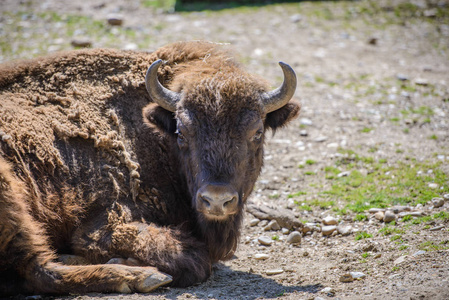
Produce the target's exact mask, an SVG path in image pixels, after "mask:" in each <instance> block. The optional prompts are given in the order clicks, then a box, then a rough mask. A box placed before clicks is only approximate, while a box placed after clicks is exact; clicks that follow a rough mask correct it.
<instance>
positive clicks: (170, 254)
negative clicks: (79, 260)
mask: <svg viewBox="0 0 449 300" xmlns="http://www.w3.org/2000/svg"><path fill="white" fill-rule="evenodd" d="M83 236H84V237H89V238H85V239H83V238H82V237H83ZM93 237H101V238H100V239H99V240H95V239H94V238H93ZM106 237H107V238H106ZM74 248H75V252H76V253H77V254H79V255H82V256H84V257H86V258H87V259H89V260H90V261H94V262H106V261H108V260H111V259H112V260H111V261H112V262H123V263H125V264H127V261H130V259H131V261H132V263H133V264H134V263H135V262H136V261H137V262H139V264H140V265H143V266H152V267H156V268H157V269H158V270H159V271H161V272H164V273H167V274H169V275H171V276H172V277H173V282H172V284H171V285H172V286H178V287H184V286H189V285H193V284H195V283H199V282H203V281H205V280H206V279H207V278H209V276H210V273H211V268H212V263H211V261H210V259H209V253H208V251H207V247H206V245H205V244H204V243H202V242H200V241H198V240H197V239H196V238H194V237H192V236H191V235H189V234H187V233H184V232H183V231H181V230H177V229H171V228H166V227H158V226H156V225H154V224H149V225H148V224H144V223H138V222H133V223H129V224H127V223H120V224H114V225H112V226H111V225H108V226H105V227H103V228H100V229H97V230H94V231H90V233H89V234H84V233H83V234H81V232H80V233H79V234H78V239H76V241H74ZM99 253H102V256H101V257H99ZM117 258H121V259H117ZM123 258H125V259H123Z"/></svg>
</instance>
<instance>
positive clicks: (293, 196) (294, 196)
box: [287, 191, 307, 199]
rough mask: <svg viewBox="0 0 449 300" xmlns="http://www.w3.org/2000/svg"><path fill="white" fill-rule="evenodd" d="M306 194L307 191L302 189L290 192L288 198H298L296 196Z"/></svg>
mask: <svg viewBox="0 0 449 300" xmlns="http://www.w3.org/2000/svg"><path fill="white" fill-rule="evenodd" d="M306 194H307V192H303V191H300V192H296V193H294V194H288V195H287V198H288V199H291V198H296V197H299V196H302V195H306Z"/></svg>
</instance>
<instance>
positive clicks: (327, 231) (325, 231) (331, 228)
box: [321, 225, 337, 236]
mask: <svg viewBox="0 0 449 300" xmlns="http://www.w3.org/2000/svg"><path fill="white" fill-rule="evenodd" d="M336 229H337V226H335V225H330V226H323V227H322V228H321V233H322V234H323V235H324V236H327V235H331V234H332V233H333V232H334V231H335V230H336Z"/></svg>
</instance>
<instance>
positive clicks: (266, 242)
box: [257, 236, 273, 246]
mask: <svg viewBox="0 0 449 300" xmlns="http://www.w3.org/2000/svg"><path fill="white" fill-rule="evenodd" d="M257 240H258V241H259V243H260V244H262V245H264V246H270V245H271V244H272V243H273V240H272V239H271V238H269V237H267V236H261V237H259V238H258V239H257Z"/></svg>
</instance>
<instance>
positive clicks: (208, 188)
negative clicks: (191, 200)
mask: <svg viewBox="0 0 449 300" xmlns="http://www.w3.org/2000/svg"><path fill="white" fill-rule="evenodd" d="M238 199H239V195H238V193H237V192H236V191H235V190H234V189H233V188H232V187H230V186H229V185H221V184H208V185H204V186H203V187H201V188H200V189H199V190H198V193H197V197H196V203H197V209H198V210H199V211H201V212H203V213H205V214H206V216H207V217H210V218H213V219H216V218H220V217H225V216H227V215H232V214H235V213H236V212H237V209H238Z"/></svg>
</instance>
